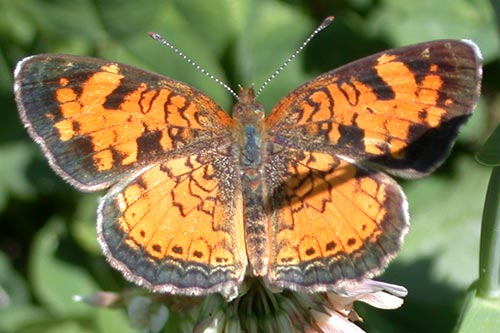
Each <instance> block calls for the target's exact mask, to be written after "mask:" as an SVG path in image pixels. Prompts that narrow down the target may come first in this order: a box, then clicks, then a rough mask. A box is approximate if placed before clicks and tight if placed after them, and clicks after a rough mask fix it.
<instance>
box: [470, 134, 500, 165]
mask: <svg viewBox="0 0 500 333" xmlns="http://www.w3.org/2000/svg"><path fill="white" fill-rule="evenodd" d="M476 159H477V161H478V162H479V163H482V164H484V165H487V166H491V167H493V166H499V165H500V126H497V128H495V130H494V131H493V133H491V135H490V136H489V137H488V139H487V140H486V142H485V143H484V144H483V145H482V147H481V149H480V150H479V152H478V153H477V155H476Z"/></svg>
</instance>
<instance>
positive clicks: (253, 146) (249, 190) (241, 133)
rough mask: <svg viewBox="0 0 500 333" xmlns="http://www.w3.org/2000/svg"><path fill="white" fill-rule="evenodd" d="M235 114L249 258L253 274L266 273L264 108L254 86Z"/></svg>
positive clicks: (244, 91)
mask: <svg viewBox="0 0 500 333" xmlns="http://www.w3.org/2000/svg"><path fill="white" fill-rule="evenodd" d="M233 118H234V120H235V121H236V125H237V131H236V133H237V136H238V138H237V142H238V148H239V167H240V174H241V185H242V189H243V205H244V210H243V219H244V221H245V237H246V239H247V242H246V246H247V254H248V260H249V264H250V267H251V269H252V270H253V274H254V275H256V276H263V275H266V274H267V265H268V257H269V254H268V249H269V246H268V237H267V234H268V233H267V220H266V214H265V210H264V189H263V181H262V179H263V164H262V162H263V160H264V157H265V156H263V155H264V154H265V151H264V149H263V148H264V145H263V142H262V136H263V121H264V108H263V106H262V105H261V104H258V103H256V102H255V94H254V90H253V88H249V89H241V90H240V94H239V102H238V103H236V104H235V106H234V107H233Z"/></svg>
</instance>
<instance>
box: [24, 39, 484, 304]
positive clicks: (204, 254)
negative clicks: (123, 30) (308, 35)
mask: <svg viewBox="0 0 500 333" xmlns="http://www.w3.org/2000/svg"><path fill="white" fill-rule="evenodd" d="M480 81H481V55H480V51H479V49H478V47H477V46H476V45H475V44H473V43H472V42H471V41H465V40H464V41H458V40H440V41H432V42H425V43H421V44H416V45H412V46H407V47H402V48H396V49H392V50H388V51H383V52H381V53H377V54H374V55H371V56H368V57H366V58H363V59H361V60H357V61H355V62H352V63H350V64H347V65H345V66H342V67H340V68H338V69H335V70H332V71H330V72H327V73H325V74H323V75H320V76H318V77H316V78H314V79H312V80H311V81H309V82H306V83H305V84H303V85H302V86H300V87H298V88H297V89H295V90H293V91H292V92H291V93H289V94H288V95H287V96H286V97H284V98H283V99H281V101H279V102H278V103H277V104H276V106H274V107H273V108H272V110H271V111H270V113H269V115H268V116H265V113H264V109H263V107H262V105H261V104H259V103H258V102H257V101H256V97H255V93H254V90H253V88H248V89H241V90H240V92H239V94H238V101H237V103H236V104H235V105H234V107H233V111H232V117H231V116H229V115H228V114H227V113H226V112H225V111H224V110H223V109H222V108H221V107H220V106H218V105H217V104H216V103H215V102H214V101H213V100H212V99H211V98H210V97H208V96H207V95H205V94H204V93H202V92H200V91H198V90H196V89H194V88H193V87H191V86H189V85H187V84H185V83H182V82H179V81H176V80H173V79H171V78H167V77H165V76H161V75H158V74H155V73H151V72H147V71H145V70H141V69H138V68H134V67H131V66H127V65H124V64H120V63H117V62H113V61H108V60H102V59H97V58H90V57H80V56H72V55H58V54H41V55H35V56H31V57H27V58H25V59H23V60H21V61H20V62H19V63H18V65H17V67H16V69H15V84H14V90H15V96H16V102H17V106H18V109H19V113H20V117H21V120H22V122H23V123H24V125H25V126H26V128H27V130H28V132H29V134H30V135H31V137H32V138H33V139H34V140H35V141H36V142H37V143H38V144H39V145H40V146H41V148H42V150H43V152H44V154H45V156H46V157H47V159H48V161H49V163H50V165H51V166H52V168H53V169H54V170H55V172H56V173H57V174H59V175H60V176H61V177H62V178H63V179H64V180H66V181H67V182H68V183H70V184H71V185H73V186H74V187H75V188H77V189H79V190H81V191H97V190H103V189H108V192H107V194H106V195H105V196H104V197H103V198H102V199H101V200H100V203H99V207H98V213H97V216H98V218H97V220H98V222H97V234H98V240H99V243H100V245H101V247H102V250H103V252H104V254H105V256H106V258H107V259H108V261H109V262H110V264H111V265H112V266H113V267H114V268H116V269H117V270H119V271H120V272H121V273H122V274H123V275H124V276H125V278H127V279H128V280H130V281H132V282H134V283H136V284H138V285H142V286H145V287H147V288H148V289H150V290H152V291H156V292H167V293H172V294H179V295H205V294H209V293H215V292H219V293H221V294H223V295H226V296H229V295H233V294H234V293H235V291H236V290H237V289H238V287H239V286H240V285H241V283H242V281H243V280H244V278H245V277H246V276H252V277H256V278H260V279H262V281H264V283H265V284H266V285H268V286H270V287H273V288H286V289H291V290H297V291H304V292H320V291H336V290H342V286H343V285H345V284H348V283H352V282H355V281H359V280H361V279H364V278H371V277H373V276H376V275H377V274H379V273H380V272H381V271H382V270H383V269H384V268H385V267H386V265H387V264H388V262H389V261H390V260H391V259H392V258H393V257H394V256H395V254H396V253H397V251H398V250H399V248H400V246H401V243H402V241H403V237H404V235H405V234H406V233H407V230H408V224H409V218H408V204H407V200H406V198H405V195H404V193H403V191H402V190H401V188H400V186H399V185H398V184H397V183H396V181H395V180H394V179H393V178H392V177H391V176H390V175H395V176H399V177H406V178H415V177H420V176H423V175H427V174H429V173H430V172H432V171H433V170H434V169H435V168H436V167H437V166H438V165H439V164H441V163H442V161H443V159H444V158H445V157H446V156H447V154H448V153H449V151H450V148H451V146H452V144H453V141H454V140H455V138H456V136H457V133H458V130H459V128H460V126H461V125H462V124H463V123H464V122H465V121H466V120H467V118H468V117H469V116H470V115H471V113H472V111H473V109H474V106H475V104H476V101H477V99H478V96H479V91H480Z"/></svg>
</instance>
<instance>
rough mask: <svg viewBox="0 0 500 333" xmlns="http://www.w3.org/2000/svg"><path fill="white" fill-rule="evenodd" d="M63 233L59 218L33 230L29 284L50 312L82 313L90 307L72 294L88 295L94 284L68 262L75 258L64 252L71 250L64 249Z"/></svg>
mask: <svg viewBox="0 0 500 333" xmlns="http://www.w3.org/2000/svg"><path fill="white" fill-rule="evenodd" d="M65 237H66V230H65V226H64V223H63V222H62V221H61V220H59V219H54V220H52V221H50V222H49V223H47V225H45V226H44V227H43V228H42V229H41V230H40V231H39V232H38V233H37V235H36V236H35V239H34V241H33V247H32V249H31V256H30V273H31V274H30V275H31V276H30V278H31V284H32V285H33V290H34V293H35V295H36V296H37V297H38V299H39V301H40V302H41V303H42V304H44V305H45V306H47V307H48V308H49V309H50V310H51V311H52V312H53V313H55V314H59V315H63V314H64V315H77V314H79V315H82V314H85V313H88V312H89V309H90V307H89V306H87V305H85V304H82V303H78V302H74V301H73V297H74V296H75V295H90V294H92V293H93V292H95V291H96V290H98V287H97V285H96V284H95V283H94V281H93V280H92V278H91V277H90V276H89V274H88V273H87V272H86V271H85V270H84V269H83V268H82V267H79V266H77V265H76V262H72V261H76V259H75V258H72V257H71V256H68V257H65V256H64V255H65V254H68V255H69V254H70V253H72V254H73V255H74V253H75V252H74V251H71V252H70V251H67V252H66V251H65V250H64V245H65V244H64V241H65ZM68 246H70V247H71V244H69V245H68Z"/></svg>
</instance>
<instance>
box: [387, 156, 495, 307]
mask: <svg viewBox="0 0 500 333" xmlns="http://www.w3.org/2000/svg"><path fill="white" fill-rule="evenodd" d="M455 165H456V170H454V177H453V178H448V177H439V176H432V177H428V178H425V179H422V180H413V181H411V182H408V183H405V187H404V188H405V192H406V194H407V196H408V199H409V203H410V217H411V219H410V220H411V228H410V232H409V234H408V236H407V237H406V240H405V243H404V245H403V248H402V251H401V252H400V254H399V256H398V258H397V260H396V262H397V263H399V264H403V265H404V266H405V267H409V268H408V269H406V270H405V271H401V272H399V273H400V274H401V278H402V280H401V281H400V282H402V284H404V285H405V286H406V287H407V288H408V289H409V290H411V293H410V294H411V295H412V297H415V298H416V299H419V300H421V301H424V302H431V303H434V302H443V301H444V300H446V299H448V300H449V299H450V298H452V297H456V292H457V290H465V289H466V288H467V286H469V285H470V284H471V282H472V281H474V280H475V279H477V276H478V267H479V266H478V265H479V262H478V256H479V245H478V244H479V235H480V218H481V214H482V206H483V203H484V195H485V192H486V187H487V183H488V176H489V172H488V169H486V168H483V167H481V166H479V165H478V164H477V163H475V162H474V161H473V160H472V159H470V158H465V157H462V158H460V159H458V160H457V161H456V163H455ZM423 261H424V262H426V264H425V265H426V266H427V267H426V269H425V270H422V266H421V265H422V264H424V262H423ZM443 284H444V285H446V286H447V287H446V288H443Z"/></svg>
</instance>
